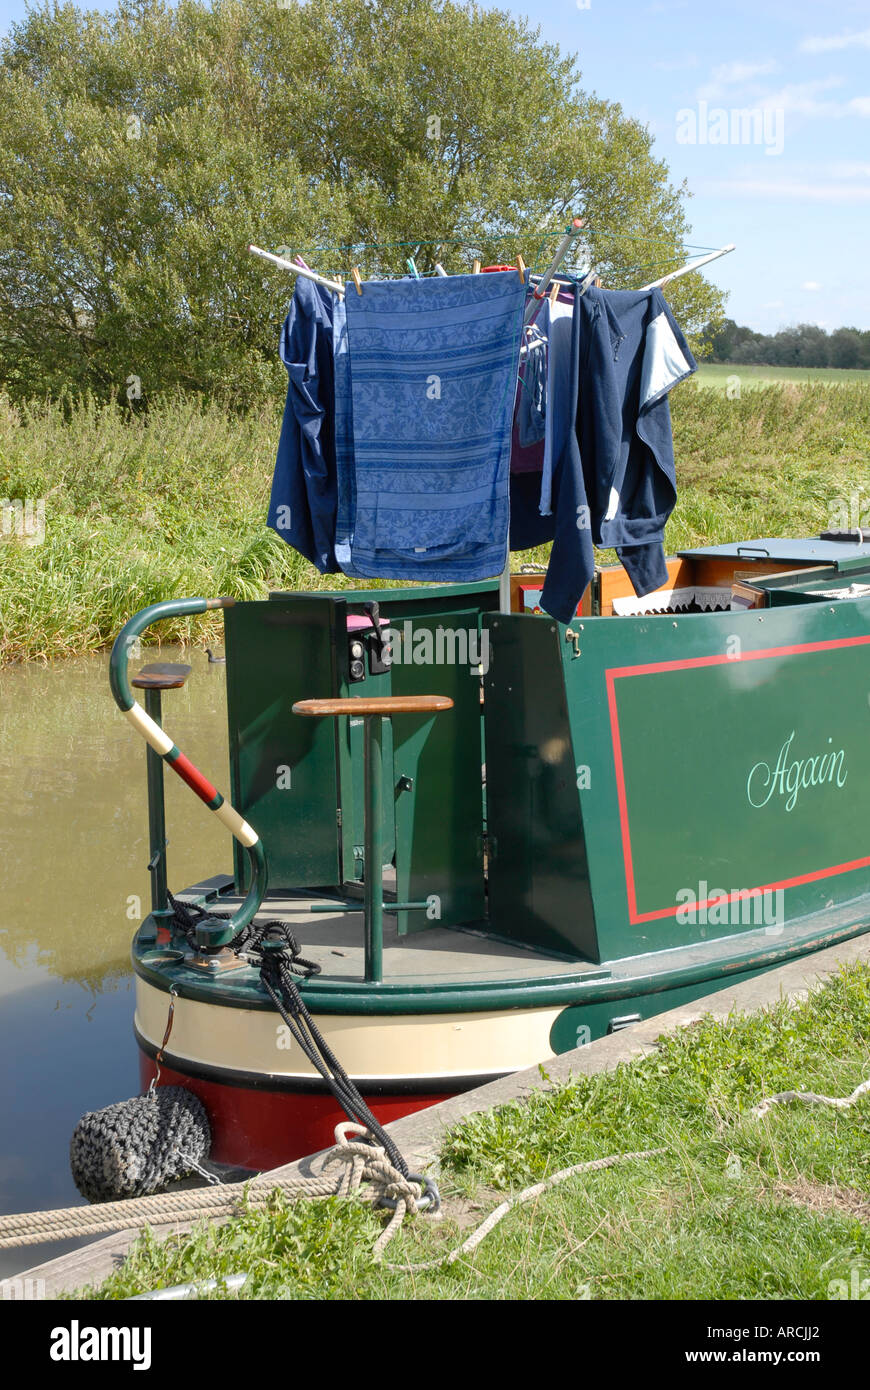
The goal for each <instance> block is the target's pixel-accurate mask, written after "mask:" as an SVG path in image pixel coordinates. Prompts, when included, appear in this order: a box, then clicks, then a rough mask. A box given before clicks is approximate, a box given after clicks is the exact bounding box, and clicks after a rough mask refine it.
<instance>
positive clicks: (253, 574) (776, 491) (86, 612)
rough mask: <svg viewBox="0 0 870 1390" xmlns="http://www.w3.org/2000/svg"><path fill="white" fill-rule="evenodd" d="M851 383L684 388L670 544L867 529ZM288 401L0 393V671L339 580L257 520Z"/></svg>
mask: <svg viewBox="0 0 870 1390" xmlns="http://www.w3.org/2000/svg"><path fill="white" fill-rule="evenodd" d="M703 371H704V372H708V373H709V372H713V373H715V372H716V371H720V372H721V371H726V369H725V368H709V367H708V368H704V369H703ZM858 375H859V376H861V380H859V381H850V382H846V383H844V384H836V385H831V386H829V387H826V389H825V390H824V391H820V390H819V387H818V385H817V384H798V385H771V386H765V387H764V389H753V390H746V391H742V392H741V395H740V397H739V399H731V398H729V396H728V395H727V394H726V392H725V390H724V389H722V390H696V389H695V388H694V386H693V385H692V384H691V382H687V383H685V384H684V385H682V386H679V387H678V388H677V389H676V391H675V392H674V393H673V396H672V413H673V422H674V449H675V454H676V460H677V480H678V485H679V500H678V503H677V507H676V510H675V511H674V514H673V516H672V517H671V520H670V522H669V523H668V527H667V531H666V533H665V546H666V548H667V550H668V551H669V552H671V553H673V552H674V551H676V550H681V549H685V548H687V547H690V546H697V545H702V544H713V543H718V542H724V541H735V540H750V539H752V538H754V537H758V536H775V535H784V536H789V535H792V536H797V535H817V534H818V532H819V530H821V529H824V528H825V527H828V526H834V527H837V528H841V527H843V526H848V525H850V524H861V525H863V526H870V373H863V374H860V373H859V374H858ZM826 379H827V378H826ZM758 384H759V385H760V383H758ZM283 404H284V402H283V400H282V399H277V398H270V399H267V400H264V401H261V402H259V403H257V404H255V405H252V406H251V408H250V409H249V410H248V411H247V413H245V414H243V415H242V414H239V413H238V412H236V413H233V412H231V411H229V410H227V409H225V408H224V407H223V406H221V405H220V404H219V403H217V402H215V401H210V400H207V399H205V398H203V397H199V396H193V395H191V396H185V395H182V394H178V395H174V396H170V397H166V398H163V399H157V400H155V401H153V402H152V404H151V408H150V410H149V412H148V414H147V416H134V417H132V418H131V417H130V415H129V412H127V411H126V410H125V409H122V408H121V407H119V406H118V405H115V404H110V405H101V404H99V403H97V402H95V401H93V400H85V401H71V400H69V399H66V400H63V401H60V402H57V403H54V402H50V401H36V402H33V403H32V404H30V405H29V406H26V407H22V406H13V405H11V404H10V403H9V401H8V400H6V399H5V398H4V397H3V396H2V395H0V665H2V664H4V663H8V662H12V661H34V660H37V661H38V660H49V659H53V658H56V657H63V656H72V655H76V654H78V653H81V652H87V651H96V650H99V649H101V648H104V647H106V646H107V645H109V644H110V643H111V642H112V641H113V639H114V637H115V636H116V634H117V632H118V631H119V629H120V628H121V626H122V625H123V623H124V622H125V621H126V619H127V618H129V617H130V615H131V614H132V613H135V612H136V611H137V610H138V609H140V608H143V607H145V605H146V604H149V603H155V602H157V601H158V600H160V599H169V598H187V597H191V596H193V595H205V596H208V595H216V594H231V595H233V596H234V597H235V598H238V599H254V598H261V597H265V595H266V594H267V593H268V592H269V590H270V589H291V588H323V587H326V586H328V587H331V588H338V587H341V586H342V585H343V584H346V583H348V582H349V581H347V580H345V579H344V577H343V576H342V575H337V576H333V575H329V576H325V577H324V576H321V575H319V574H318V573H317V572H316V570H315V569H314V568H313V566H311V565H309V564H308V563H307V561H305V560H303V559H302V558H301V556H299V555H297V554H296V552H295V551H293V550H291V549H290V548H289V546H287V545H285V544H284V542H283V541H282V540H280V539H279V537H278V536H276V534H275V533H274V532H273V531H269V530H267V528H266V526H265V517H266V509H267V505H268V499H269V489H270V485H271V478H272V470H273V468H274V463H275V449H276V445H277V441H278V434H279V430H280V422H281V410H282V407H283ZM4 499H13V500H15V499H18V502H19V505H20V506H21V507H23V506H24V504H25V503H29V505H30V509H31V521H32V522H34V523H38V533H37V534H33V535H29V536H28V535H27V534H26V533H22V534H17V533H16V529H15V526H14V525H10V524H9V522H10V520H11V521H12V522H14V521H15V517H14V514H13V513H12V512H10V510H9V509H8V506H6V504H5V503H4ZM40 509H41V511H40ZM40 516H41V521H40ZM850 518H855V519H854V520H852V521H850ZM26 520H27V516H26V514H25V515H24V517H23V522H26ZM19 530H21V531H22V532H24V525H23V524H22V526H21V527H20V528H19ZM602 558H605V559H607V560H608V561H609V560H610V559H611V558H612V557H609V556H608V557H602ZM524 559H534V560H538V561H542V560H545V559H546V548H545V547H542V548H541V549H539V550H537V551H535V552H531V553H530V554H528V555H521V554H516V555H514V557H513V564H514V568H515V569H516V568H518V567H519V565H520V564H522V563H523V560H524ZM354 583H355V586H356V581H354ZM371 587H375V588H377V587H381V588H382V587H384V585H383V584H382V583H379V582H378V581H374V582H373V583H372V585H371ZM221 628H222V623H221V618H220V616H219V615H215V614H210V615H207V616H206V617H204V618H194V619H183V620H180V621H178V622H175V623H166V624H164V625H163V628H162V636H163V640H165V641H193V642H198V643H204V642H205V641H208V640H210V639H211V640H216V641H220V639H221Z"/></svg>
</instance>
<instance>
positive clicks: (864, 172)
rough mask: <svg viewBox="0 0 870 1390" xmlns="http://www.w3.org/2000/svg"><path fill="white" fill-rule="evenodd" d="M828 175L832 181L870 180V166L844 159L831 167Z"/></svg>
mask: <svg viewBox="0 0 870 1390" xmlns="http://www.w3.org/2000/svg"><path fill="white" fill-rule="evenodd" d="M828 174H829V175H830V177H831V178H832V179H870V164H857V163H854V162H850V161H849V160H845V159H843V160H840V161H839V162H838V163H836V164H831V165H829V166H828Z"/></svg>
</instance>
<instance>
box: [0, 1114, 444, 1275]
mask: <svg viewBox="0 0 870 1390" xmlns="http://www.w3.org/2000/svg"><path fill="white" fill-rule="evenodd" d="M367 1134H368V1131H367V1130H366V1129H365V1128H364V1127H363V1126H362V1125H354V1124H348V1123H344V1124H340V1125H336V1127H335V1141H336V1142H335V1148H333V1149H330V1150H329V1152H328V1154H327V1155H326V1156H325V1158H324V1162H323V1169H324V1171H323V1173H322V1175H319V1176H315V1177H310V1178H303V1177H298V1176H292V1177H282V1176H277V1175H276V1172H275V1171H273V1172H269V1173H260V1174H258V1176H257V1177H255V1178H251V1179H249V1180H248V1181H247V1182H235V1183H224V1184H222V1185H221V1186H219V1187H208V1188H197V1189H195V1190H193V1191H190V1190H188V1191H185V1192H172V1193H166V1192H158V1193H154V1194H152V1195H151V1196H149V1197H133V1198H126V1199H124V1200H122V1201H118V1202H101V1203H100V1204H99V1205H97V1206H87V1207H60V1208H58V1209H56V1210H53V1211H35V1212H23V1213H21V1214H18V1215H13V1216H0V1249H4V1250H6V1249H11V1248H14V1247H17V1246H21V1245H38V1244H40V1243H41V1242H43V1241H47V1240H67V1239H70V1238H71V1237H81V1236H91V1235H105V1234H108V1233H109V1232H111V1231H125V1230H134V1229H141V1228H142V1227H143V1226H146V1225H151V1224H153V1225H156V1226H161V1225H167V1224H169V1223H171V1222H173V1221H196V1220H198V1219H200V1218H202V1217H206V1218H210V1219H214V1218H218V1217H228V1216H240V1215H242V1213H243V1212H244V1211H246V1210H249V1209H250V1208H251V1207H255V1208H256V1207H263V1206H265V1205H266V1203H267V1202H268V1200H269V1197H270V1195H271V1194H272V1193H273V1192H274V1191H275V1190H276V1189H277V1190H278V1191H279V1192H282V1193H284V1194H286V1195H287V1196H292V1197H309V1198H315V1197H349V1196H350V1195H351V1194H352V1193H354V1192H360V1189H361V1186H362V1184H363V1183H364V1182H365V1183H368V1184H369V1186H368V1187H367V1188H366V1189H365V1190H364V1191H362V1192H361V1193H360V1195H361V1196H362V1197H363V1198H364V1200H366V1201H369V1202H372V1203H373V1204H377V1203H383V1204H384V1205H387V1206H393V1212H392V1216H391V1217H390V1221H389V1223H388V1225H387V1226H386V1228H385V1229H384V1231H383V1233H382V1234H381V1235H380V1236H379V1237H378V1240H377V1242H376V1244H375V1257H376V1258H378V1257H379V1255H380V1252H381V1251H382V1250H383V1249H384V1247H385V1246H386V1245H387V1244H388V1243H389V1241H390V1240H391V1239H392V1237H393V1235H394V1234H395V1232H396V1231H397V1230H398V1228H399V1226H400V1225H401V1224H402V1221H403V1219H404V1217H405V1214H406V1212H411V1213H414V1212H416V1211H417V1210H424V1209H426V1208H427V1207H428V1206H429V1205H430V1203H429V1200H428V1199H427V1195H426V1191H425V1189H426V1187H427V1183H426V1182H425V1181H420V1182H417V1181H414V1180H413V1179H411V1180H409V1179H408V1178H406V1177H405V1175H404V1174H403V1173H401V1172H400V1171H399V1170H398V1168H396V1167H395V1166H394V1165H393V1164H392V1163H391V1162H390V1160H389V1158H388V1156H387V1154H386V1153H385V1151H384V1149H383V1148H381V1147H378V1146H375V1145H372V1144H370V1143H367V1142H365V1140H364V1138H363V1137H362V1136H365V1135H367ZM351 1135H358V1136H360V1138H359V1139H357V1140H354V1139H352V1138H350V1137H349V1136H351ZM337 1164H342V1165H343V1167H342V1168H341V1170H340V1171H339V1172H338V1173H337V1174H336V1175H333V1176H329V1175H327V1173H326V1169H327V1168H329V1167H332V1166H334V1165H337Z"/></svg>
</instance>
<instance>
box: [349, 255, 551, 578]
mask: <svg viewBox="0 0 870 1390" xmlns="http://www.w3.org/2000/svg"><path fill="white" fill-rule="evenodd" d="M525 297H526V284H525V281H521V280H520V278H519V275H518V274H517V272H516V271H509V272H507V271H505V272H499V273H494V274H488V275H452V276H450V277H446V278H444V277H440V276H438V277H435V278H431V279H424V280H401V281H392V282H389V283H386V282H367V283H365V284H364V285H363V293H362V295H358V294H357V293H356V291H355V290H354V289H353V287H352V286H348V292H347V294H346V296H345V305H344V307H345V312H346V315H347V343H348V348H349V377H348V376H347V375H345V376H344V377H343V378H340V376H339V374H338V373H337V375H336V385H337V389H338V397H340V396H341V392H342V389H343V387H342V381H343V382H344V389H347V388H348V386H349V390H350V407H349V409H350V416H348V415H347V414H346V415H345V420H346V424H345V428H348V427H349V425H350V417H351V416H352V432H353V470H352V472H353V474H354V476H355V494H356V495H355V499H354V507H355V510H354V515H353V517H352V518H351V527H352V535H351V537H350V540H349V546H350V562H349V563H345V561H344V553H343V552H340V558H341V559H342V568H344V569H345V571H346V572H347V573H348V574H352V575H357V576H362V577H372V578H374V577H377V578H385V579H429V580H432V579H438V580H449V579H454V580H473V579H484V578H488V577H489V576H491V575H494V574H498V573H499V572H500V571H501V570H502V569H503V568H504V565H505V562H506V559H507V533H508V467H509V460H510V444H511V425H512V419H513V408H514V396H515V392H516V382H517V368H518V356H519V346H520V330H521V325H522V314H523V306H524V303H525ZM336 413H337V418H338V417H340V414H341V411H340V405H339V399H338V398H337V401H336ZM339 457H340V459H342V460H344V463H343V467H347V466H348V458H349V456H348V454H347V451H346V450H345V449H344V448H342V445H341V443H340V444H339ZM346 491H347V493H348V495H350V489H349V488H348V489H346Z"/></svg>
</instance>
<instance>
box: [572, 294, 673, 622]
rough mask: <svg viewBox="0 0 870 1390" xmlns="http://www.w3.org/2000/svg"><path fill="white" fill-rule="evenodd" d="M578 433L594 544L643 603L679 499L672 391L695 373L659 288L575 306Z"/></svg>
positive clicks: (657, 573)
mask: <svg viewBox="0 0 870 1390" xmlns="http://www.w3.org/2000/svg"><path fill="white" fill-rule="evenodd" d="M578 308H579V313H580V323H581V341H582V343H583V351H582V358H581V364H580V388H579V402H578V411H577V434H578V438H579V441H580V454H581V458H582V460H583V472H584V476H585V479H586V490H587V494H588V499H589V509H590V516H591V524H592V539H593V540H594V542H595V544H596V545H599V546H604V547H607V548H610V547H613V548H614V549H615V550H616V553H617V555H618V556H619V559H620V560H621V562H622V564H623V565H624V566H625V569H626V571H627V572H628V576H629V578H630V580H631V582H632V585H633V586H634V590H635V592H636V593H637V594H638V595H639V596H642V595H643V594H648V593H651V592H652V590H653V589H657V588H659V586H660V585H662V584H664V583H665V581H666V580H667V577H668V572H667V566H666V565H665V558H664V550H663V546H662V538H663V535H664V528H665V522H666V521H667V519H668V517H669V516H670V514H671V512H672V511H673V509H674V504H675V503H676V500H677V478H676V470H675V468H674V445H673V435H672V432H671V413H670V408H669V405H668V392H669V391H670V390H671V389H672V388H673V387H674V386H676V385H677V383H678V382H680V381H683V380H685V378H686V377H688V376H691V374H692V372H695V371H697V366H698V364H697V363H696V361H695V359H694V357H693V356H692V353H691V352H690V350H689V347H688V344H687V343H686V340H685V338H684V337H683V334H682V332H681V330H680V326H679V324H678V323H677V321H676V319H675V318H674V316H673V314H672V313H671V311H670V308H669V307H668V305H667V303H666V302H665V298H664V295H663V294H662V292H661V290H658V289H655V290H602V289H599V288H597V287H593V288H591V289H589V290H587V292H586V294H585V295H583V297H582V298H581V299H580V300H579V301H578Z"/></svg>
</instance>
